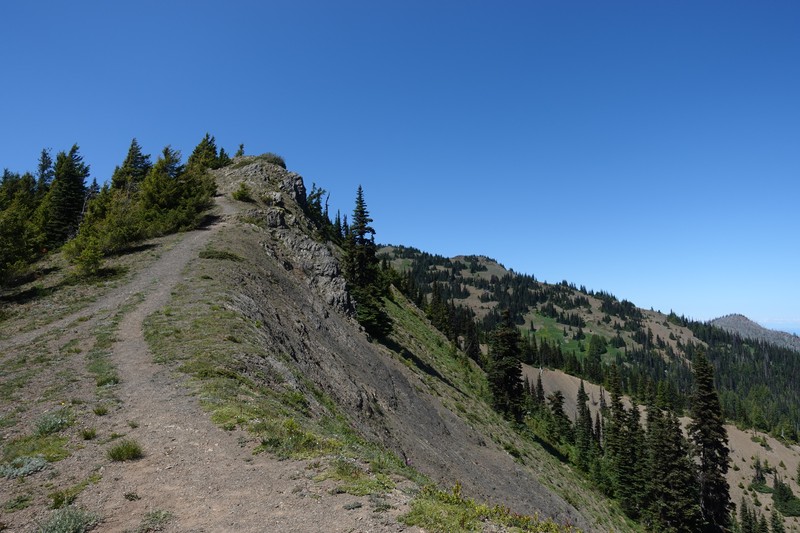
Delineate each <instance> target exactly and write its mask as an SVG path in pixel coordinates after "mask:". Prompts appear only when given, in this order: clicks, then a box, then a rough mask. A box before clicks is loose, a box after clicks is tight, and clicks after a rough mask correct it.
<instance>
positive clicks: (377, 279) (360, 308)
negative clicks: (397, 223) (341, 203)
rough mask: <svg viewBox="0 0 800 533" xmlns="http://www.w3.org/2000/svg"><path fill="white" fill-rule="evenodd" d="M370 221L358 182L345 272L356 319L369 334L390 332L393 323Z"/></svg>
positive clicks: (346, 246) (376, 334)
mask: <svg viewBox="0 0 800 533" xmlns="http://www.w3.org/2000/svg"><path fill="white" fill-rule="evenodd" d="M371 223H372V218H370V216H369V211H368V210H367V204H366V202H365V201H364V190H363V189H362V188H361V185H359V186H358V192H357V193H356V206H355V209H354V210H353V221H352V224H351V225H350V226H349V227H348V234H347V237H346V238H345V242H344V252H345V257H344V275H345V279H347V282H348V284H349V287H350V294H351V295H352V296H353V298H354V299H355V301H356V319H357V320H358V322H359V323H360V324H361V325H362V326H364V329H366V330H367V332H368V333H369V334H370V335H375V336H378V337H382V336H385V335H388V334H389V332H390V331H391V328H392V324H391V320H390V319H389V317H388V316H387V315H386V312H385V311H384V310H383V305H382V302H381V299H382V298H383V297H384V296H385V295H386V293H387V287H385V286H384V284H383V279H382V277H381V272H380V268H379V266H380V265H379V263H380V262H379V261H378V258H377V255H376V253H377V246H376V245H375V230H374V229H373V228H372V226H371V225H370V224H371Z"/></svg>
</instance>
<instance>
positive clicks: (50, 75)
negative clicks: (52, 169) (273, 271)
mask: <svg viewBox="0 0 800 533" xmlns="http://www.w3.org/2000/svg"><path fill="white" fill-rule="evenodd" d="M0 20H2V21H3V24H2V39H3V46H2V47H0V60H1V62H0V64H2V65H3V69H2V72H3V83H2V89H0V124H2V127H0V166H2V167H8V168H9V169H11V170H13V171H25V170H32V169H34V167H35V165H36V160H37V157H38V154H39V151H40V150H41V149H42V148H43V147H51V148H52V149H53V150H54V151H59V150H66V149H69V147H70V146H71V145H72V144H73V143H75V142H77V143H78V144H79V145H80V147H81V153H82V154H83V156H84V158H85V160H86V162H87V163H89V164H90V165H91V170H92V176H93V177H96V178H97V180H98V181H100V182H102V181H104V180H106V179H108V177H109V176H110V174H111V172H112V171H113V168H114V166H115V165H117V164H119V163H120V162H121V161H122V159H123V158H124V156H125V152H126V150H127V148H128V145H129V144H130V140H131V138H133V137H136V138H137V139H138V140H139V141H140V143H141V144H142V146H143V147H144V149H145V151H146V152H148V153H151V154H153V155H154V156H155V155H156V154H158V153H159V152H160V151H161V149H162V148H163V147H164V146H165V145H167V144H170V145H172V146H173V147H174V148H178V149H180V150H182V151H183V153H184V155H188V153H190V152H191V150H192V149H193V147H194V146H195V145H196V144H197V143H198V142H199V140H200V139H201V138H202V136H203V135H204V134H205V133H206V132H210V133H211V134H212V135H214V136H215V137H216V139H217V143H218V145H220V146H223V147H225V148H226V149H227V150H228V151H229V152H233V151H235V150H236V148H237V146H238V145H239V143H244V144H245V149H246V152H247V153H250V154H255V153H262V152H266V151H272V152H277V153H279V154H281V155H283V156H284V157H285V158H286V160H287V163H288V166H289V168H290V169H291V170H294V171H296V172H298V173H300V174H301V175H303V176H304V178H305V180H306V183H307V185H308V186H310V185H311V183H312V182H316V183H317V184H318V185H321V186H323V187H324V188H326V189H328V190H329V191H330V192H331V207H332V208H333V209H334V210H335V209H337V208H338V209H341V210H342V212H343V213H344V212H350V211H351V210H352V205H353V199H354V197H355V190H356V188H357V186H358V184H362V185H363V187H364V190H365V197H366V200H367V205H368V207H369V209H370V211H371V213H372V215H373V216H374V218H375V224H374V225H375V228H376V230H377V238H378V240H379V241H381V242H385V243H395V244H407V245H411V246H416V247H418V248H421V249H424V250H427V251H430V252H434V253H440V254H443V255H457V254H462V253H481V254H486V255H489V256H491V257H494V258H496V259H497V260H499V261H500V262H502V263H503V264H505V265H506V266H507V267H510V268H513V269H514V270H516V271H518V272H525V273H529V274H533V275H535V276H536V277H537V278H538V279H541V280H546V281H554V282H555V281H560V280H562V279H567V280H569V281H572V282H575V283H576V284H579V285H581V284H583V285H586V286H587V287H588V288H591V289H596V290H600V289H602V290H606V291H609V292H612V293H614V294H615V295H617V296H618V297H620V298H627V299H629V300H631V301H633V302H634V303H636V304H637V305H639V306H642V307H646V308H649V307H653V308H655V309H660V310H662V311H665V312H668V311H669V310H670V309H673V310H675V311H676V312H678V313H679V314H685V315H687V316H689V317H692V318H696V319H701V320H705V319H711V318H714V317H716V316H719V315H723V314H727V313H733V312H740V313H744V314H746V315H748V316H749V317H750V318H752V319H754V320H757V321H759V322H761V323H764V324H767V325H770V326H773V327H779V328H781V329H786V330H795V331H800V304H799V303H798V302H800V282H799V281H798V272H800V246H798V230H799V229H800V205H799V202H800V31H798V28H800V4H798V3H797V2H793V1H772V2H759V3H755V2H738V1H724V2H723V1H710V2H702V1H691V2H688V1H670V2H666V1H652V2H641V1H635V2H634V1H631V2H616V1H608V2H596V1H592V2H571V1H564V2H562V1H558V2H557V1H541V2H533V1H531V2H512V1H509V2H477V1H470V0H467V1H458V2H456V1H442V2H417V1H404V2H375V1H359V2H353V1H344V2H322V1H319V2H303V1H292V2H237V1H232V2H226V3H220V2H205V1H197V0H194V1H184V2H150V1H143V2H136V3H121V2H108V1H93V2H88V1H76V2H70V3H66V2H56V1H52V2H36V1H31V2H24V3H23V2H3V3H2V4H1V5H0Z"/></svg>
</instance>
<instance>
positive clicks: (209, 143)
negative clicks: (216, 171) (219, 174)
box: [186, 133, 220, 170]
mask: <svg viewBox="0 0 800 533" xmlns="http://www.w3.org/2000/svg"><path fill="white" fill-rule="evenodd" d="M186 166H187V167H192V166H196V167H199V168H201V169H204V170H205V169H209V168H212V169H213V168H219V167H220V165H219V155H218V153H217V142H216V140H215V139H214V137H213V136H212V135H210V134H208V133H206V135H205V137H203V139H202V140H201V141H200V143H199V144H198V145H197V146H195V148H194V151H193V152H192V155H190V156H189V159H188V160H187V161H186Z"/></svg>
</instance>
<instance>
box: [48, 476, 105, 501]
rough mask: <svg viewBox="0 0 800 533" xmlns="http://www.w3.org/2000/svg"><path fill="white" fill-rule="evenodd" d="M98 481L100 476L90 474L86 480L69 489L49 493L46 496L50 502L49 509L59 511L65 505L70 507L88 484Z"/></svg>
mask: <svg viewBox="0 0 800 533" xmlns="http://www.w3.org/2000/svg"><path fill="white" fill-rule="evenodd" d="M100 479H101V478H100V474H92V475H91V476H89V477H88V478H87V479H84V480H83V481H81V482H80V483H77V484H75V485H72V486H71V487H67V488H65V489H63V490H57V491H53V492H51V493H50V494H48V497H49V498H50V500H51V504H50V508H51V509H61V508H62V507H66V506H67V505H72V503H73V502H74V501H75V499H76V498H77V497H78V494H80V493H81V492H83V491H84V490H85V489H86V487H88V486H89V485H90V484H95V483H97V482H99V481H100Z"/></svg>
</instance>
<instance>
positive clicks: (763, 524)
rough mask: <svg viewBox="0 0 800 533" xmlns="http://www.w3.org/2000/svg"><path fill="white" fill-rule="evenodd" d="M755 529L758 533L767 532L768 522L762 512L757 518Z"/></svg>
mask: <svg viewBox="0 0 800 533" xmlns="http://www.w3.org/2000/svg"><path fill="white" fill-rule="evenodd" d="M756 531H757V532H758V533H769V523H768V522H767V517H766V516H765V515H763V514H762V515H761V517H760V518H759V519H758V528H757V529H756Z"/></svg>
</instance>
